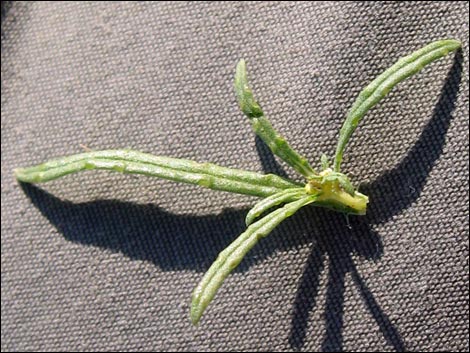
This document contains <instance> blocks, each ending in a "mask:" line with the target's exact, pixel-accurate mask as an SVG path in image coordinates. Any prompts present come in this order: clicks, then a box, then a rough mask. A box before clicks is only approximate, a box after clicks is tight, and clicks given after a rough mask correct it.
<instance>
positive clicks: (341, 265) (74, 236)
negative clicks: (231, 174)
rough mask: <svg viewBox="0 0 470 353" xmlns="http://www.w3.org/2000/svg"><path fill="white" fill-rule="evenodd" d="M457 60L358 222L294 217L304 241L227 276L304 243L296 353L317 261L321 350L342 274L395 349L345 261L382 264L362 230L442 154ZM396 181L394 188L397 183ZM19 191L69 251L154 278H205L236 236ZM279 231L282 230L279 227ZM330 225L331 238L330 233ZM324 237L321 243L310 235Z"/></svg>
mask: <svg viewBox="0 0 470 353" xmlns="http://www.w3.org/2000/svg"><path fill="white" fill-rule="evenodd" d="M461 70H462V55H461V53H459V54H458V55H457V56H456V60H455V62H454V65H453V66H452V69H451V70H450V72H449V74H448V77H447V79H446V83H445V86H444V87H443V90H442V94H441V97H440V99H439V102H438V103H437V105H436V108H435V110H434V113H433V116H432V118H431V120H430V121H429V122H428V124H427V125H426V127H425V128H424V130H423V132H422V134H421V136H420V138H419V140H418V141H417V142H416V144H415V145H414V146H413V148H412V149H411V150H410V151H409V153H408V155H407V156H406V157H405V158H404V159H403V161H402V162H401V163H400V164H399V165H398V166H397V167H396V168H394V169H393V170H391V171H389V172H387V173H385V174H383V175H382V176H381V177H379V178H378V179H377V180H376V181H374V182H372V183H370V184H368V185H364V186H363V187H361V191H362V192H364V193H366V194H368V195H369V196H370V198H371V200H380V203H378V202H375V203H374V202H372V203H371V204H370V208H369V211H368V215H367V216H365V217H352V218H351V219H350V224H349V226H346V222H345V220H344V216H343V215H338V214H334V213H332V212H328V211H326V210H323V209H314V208H312V207H311V208H305V209H302V210H300V211H299V214H298V217H300V219H299V222H302V224H311V225H312V229H311V233H310V234H311V236H308V235H305V232H299V231H295V229H298V228H294V230H293V231H292V230H291V229H289V231H290V234H289V240H288V241H283V240H282V239H285V237H281V235H282V233H283V231H284V232H285V231H286V228H284V227H286V225H285V224H281V226H280V227H279V228H278V229H276V230H274V232H273V234H272V236H270V237H268V238H266V239H264V240H263V249H262V250H261V253H260V252H258V254H259V255H260V256H248V257H247V259H245V260H243V261H242V263H241V264H240V266H239V267H238V268H237V269H236V271H246V270H247V269H248V268H249V267H250V266H251V265H253V264H254V263H256V262H257V261H260V260H262V259H263V258H265V257H267V256H269V254H272V253H274V252H275V251H277V250H285V249H289V248H292V247H297V246H301V245H304V244H307V243H310V242H312V241H314V243H315V246H314V247H313V250H312V252H311V254H310V256H309V258H308V260H307V263H306V265H305V268H304V272H303V275H302V278H301V280H300V283H299V285H298V291H297V294H296V299H295V302H294V308H293V314H292V319H291V331H290V338H289V342H290V344H291V347H292V348H293V349H301V348H302V347H303V345H304V342H305V337H306V330H307V325H308V319H309V315H310V312H311V310H312V309H313V308H314V307H315V305H316V299H317V296H318V291H319V281H320V275H321V272H322V271H323V269H324V262H325V261H326V258H328V259H329V261H330V266H329V275H328V284H327V286H328V288H327V300H326V308H325V327H326V333H325V336H324V338H323V344H322V349H323V350H327V351H329V350H335V351H340V350H342V345H343V342H342V341H343V338H342V330H343V314H344V313H343V310H344V293H345V281H344V280H345V276H346V274H348V273H350V274H351V277H352V279H353V281H354V283H355V286H356V288H357V291H358V292H359V295H360V296H361V298H362V300H363V302H364V304H365V305H366V307H367V308H368V310H369V312H370V313H371V315H372V316H373V318H374V319H375V321H376V322H377V324H378V326H379V328H380V330H381V332H382V333H383V335H384V338H385V340H386V341H387V343H388V344H389V345H391V346H393V347H394V349H396V350H398V351H403V350H404V349H405V345H404V342H403V340H402V339H401V337H400V334H399V333H398V331H397V329H396V328H395V327H394V325H393V323H392V322H391V320H390V319H389V318H388V317H387V315H386V314H385V313H384V312H383V310H382V309H381V308H380V306H379V304H378V303H377V301H376V300H375V299H374V296H373V295H372V293H371V291H370V290H369V289H368V287H367V285H366V283H365V281H364V280H363V279H362V278H361V277H360V275H359V273H358V271H357V269H356V266H355V263H354V260H353V257H352V256H353V255H354V254H356V255H358V256H360V257H362V258H365V259H369V260H377V259H379V258H380V257H381V256H382V254H383V247H382V243H381V240H380V236H379V235H378V234H377V233H376V232H375V231H374V230H373V229H372V228H371V225H375V224H380V223H384V222H386V221H387V220H389V219H390V218H391V217H392V216H393V215H395V214H398V213H400V212H402V211H403V210H405V209H406V208H407V207H409V206H410V205H412V204H413V202H414V201H415V200H416V199H417V197H418V196H419V194H420V192H421V190H422V188H423V186H424V184H425V181H426V177H427V175H428V174H429V172H430V170H431V169H432V167H433V165H434V163H435V162H436V161H437V159H438V158H439V156H440V154H441V153H442V150H443V146H444V142H445V134H446V131H447V129H448V127H449V124H450V120H451V115H452V111H453V110H454V107H455V101H456V98H457V94H458V90H459V82H460V79H461ZM256 147H257V150H258V154H259V155H260V158H261V162H262V166H263V168H264V171H265V172H275V173H276V174H280V175H285V173H284V171H283V170H282V168H281V167H280V166H279V165H278V163H277V162H276V161H275V159H274V157H273V156H272V154H271V152H270V151H269V149H268V148H267V147H266V146H265V145H264V143H263V142H262V141H261V140H259V139H257V140H256ZM397 181H399V182H397ZM21 188H22V189H23V191H24V192H25V194H26V195H27V196H28V197H29V198H30V200H31V201H32V203H33V204H34V205H35V207H36V208H38V209H39V211H40V212H41V213H42V214H43V215H44V216H45V217H46V218H47V219H48V220H49V221H50V222H51V223H52V224H53V225H54V226H55V227H56V228H57V229H58V231H59V232H60V233H61V234H62V235H63V236H64V238H66V239H67V240H69V241H72V242H76V243H80V244H85V245H89V246H97V247H100V248H104V249H109V250H112V251H115V252H121V253H123V254H124V255H126V256H128V257H129V258H131V259H138V260H143V261H149V262H151V263H153V264H155V265H156V266H158V267H159V268H161V269H162V270H165V271H174V270H194V271H198V272H203V271H205V270H206V269H207V268H208V267H209V266H210V265H211V263H212V261H213V260H214V259H215V258H216V257H217V255H218V253H219V252H220V251H221V250H222V249H224V248H225V247H226V246H227V245H228V244H229V243H231V241H232V240H233V239H235V238H236V237H237V236H238V235H239V234H240V233H242V232H243V230H244V229H245V224H244V217H245V215H246V212H247V210H233V209H226V210H224V211H223V212H222V213H221V214H218V215H207V216H192V215H177V214H172V213H169V212H167V211H165V210H164V209H161V208H159V207H157V206H155V205H153V204H135V203H131V202H122V201H117V200H98V201H91V202H85V203H79V204H76V203H72V202H70V201H66V200H60V199H58V198H57V197H55V196H53V195H51V194H49V193H48V192H46V191H44V190H42V189H40V188H38V187H36V186H34V185H30V184H24V183H22V184H21ZM410 190H412V191H413V192H410ZM288 222H289V220H288V221H286V224H287V226H288ZM331 225H334V228H332V227H331ZM324 229H330V230H333V231H334V233H333V234H331V233H328V234H325V232H320V231H319V230H324Z"/></svg>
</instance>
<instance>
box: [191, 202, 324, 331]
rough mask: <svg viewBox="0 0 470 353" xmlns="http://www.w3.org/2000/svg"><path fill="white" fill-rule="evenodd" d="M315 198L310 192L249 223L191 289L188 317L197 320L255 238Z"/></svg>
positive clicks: (253, 244)
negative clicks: (192, 289) (189, 313)
mask: <svg viewBox="0 0 470 353" xmlns="http://www.w3.org/2000/svg"><path fill="white" fill-rule="evenodd" d="M315 198H316V196H314V195H309V196H306V197H304V198H302V199H300V200H297V201H294V202H291V203H288V204H286V205H285V206H284V207H283V208H280V209H277V210H275V211H274V212H272V213H270V214H268V215H267V216H266V217H264V218H262V219H260V220H259V221H257V222H255V223H253V224H252V225H250V226H249V227H248V228H247V230H246V231H245V232H244V233H242V234H241V235H240V236H239V237H238V238H237V239H236V240H235V241H234V242H233V243H232V244H230V245H229V246H228V247H227V248H226V249H225V250H224V251H222V252H221V253H220V254H219V256H218V257H217V260H216V261H215V262H214V263H213V264H212V266H211V267H210V268H209V270H208V271H207V272H206V274H205V275H204V277H203V279H202V280H201V282H200V283H199V284H198V286H197V287H196V288H195V289H194V291H193V296H192V303H191V320H192V322H193V324H197V323H198V322H199V320H200V318H201V316H202V314H203V313H204V310H205V309H206V308H207V306H208V305H209V303H210V302H211V301H212V299H213V298H214V296H215V294H216V293H217V290H218V289H219V288H220V286H221V285H222V283H223V281H224V280H225V278H227V276H228V275H229V274H230V272H231V271H232V270H233V269H234V268H236V267H237V266H238V264H239V263H240V262H241V260H242V259H243V257H244V256H245V255H246V253H247V252H248V251H249V250H250V249H251V248H253V246H255V245H256V243H257V242H258V240H259V239H261V238H263V237H265V236H267V235H268V234H269V233H270V232H271V231H272V230H273V229H274V228H275V227H276V226H278V225H279V223H281V222H282V221H283V220H285V219H286V218H287V217H290V216H292V215H293V214H294V213H295V212H297V211H298V210H299V209H300V208H301V207H303V206H305V205H308V204H309V203H312V202H314V201H315Z"/></svg>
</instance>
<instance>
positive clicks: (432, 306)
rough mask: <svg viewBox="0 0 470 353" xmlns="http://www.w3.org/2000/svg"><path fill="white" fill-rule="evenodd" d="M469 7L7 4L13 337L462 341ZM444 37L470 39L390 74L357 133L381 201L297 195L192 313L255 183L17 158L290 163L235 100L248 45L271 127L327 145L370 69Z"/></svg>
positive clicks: (388, 344)
mask: <svg viewBox="0 0 470 353" xmlns="http://www.w3.org/2000/svg"><path fill="white" fill-rule="evenodd" d="M468 18H469V5H468V2H438V3H419V4H417V3H405V2H393V3H375V2H372V3H354V2H348V3H313V2H312V3H307V2H303V3H268V2H263V3H260V2H258V3H216V2H214V3H197V4H196V3H179V2H178V3H176V2H173V3H145V2H135V3H78V2H72V3H55V2H54V3H52V2H51V3H43V2H33V3H16V2H14V3H13V4H11V3H7V4H5V3H2V40H1V77H2V78H1V85H2V86H1V114H2V118H1V158H2V162H1V169H2V171H1V238H2V245H1V252H2V255H1V278H2V283H1V297H2V299H1V303H2V304H1V316H2V321H1V347H2V350H5V351H12V350H179V351H190V350H211V351H216V350H222V351H228V350H259V351H267V350H273V351H288V350H325V351H328V350H373V351H377V350H385V351H396V350H424V351H436V350H456V351H463V350H468V349H469V328H468V325H469V279H468V276H469V262H468V259H469V251H468V250H469V240H468V239H469V238H468V237H469V225H468V221H469V211H468V210H469V208H468V207H469V191H468V190H469V188H468V177H469V175H468V171H469V166H468V157H469V153H468V152H469V148H468V146H469V142H468V141H469V130H468V117H469V106H468V44H469V43H468V31H469V22H468ZM448 37H450V38H456V39H459V40H461V41H462V42H463V50H462V51H461V52H460V53H458V54H457V55H455V54H452V55H450V56H448V57H446V58H445V59H443V60H440V61H439V62H436V63H434V64H432V65H431V66H430V67H427V68H426V69H425V70H423V71H422V73H421V74H419V75H418V76H415V77H413V78H411V79H408V80H407V81H406V82H404V83H402V84H401V85H400V86H399V87H397V88H396V89H395V90H394V91H393V92H392V93H391V94H390V95H389V97H388V98H387V99H386V100H385V101H384V102H383V103H381V104H380V106H378V107H376V108H375V109H374V110H373V111H371V112H370V114H368V115H367V117H366V118H365V119H364V121H363V122H362V124H361V127H360V129H359V130H358V131H357V132H356V133H355V134H354V136H353V139H352V141H351V143H350V144H349V146H348V149H347V151H346V154H345V160H344V164H343V169H344V170H346V171H348V172H349V173H350V174H351V175H352V179H353V181H354V183H355V184H356V185H358V184H360V185H361V190H362V191H363V192H365V193H367V194H368V195H370V200H371V202H370V208H369V213H368V215H367V216H365V217H351V218H350V219H349V227H348V223H347V221H346V219H345V217H344V216H342V215H339V214H334V213H331V212H328V211H324V210H321V209H316V208H309V209H305V210H302V211H300V212H299V213H298V214H297V215H295V216H294V217H292V218H291V219H289V220H288V221H286V222H285V223H284V224H282V225H281V226H280V227H279V228H278V229H277V230H276V231H274V232H273V233H272V235H271V236H269V237H268V238H266V239H263V241H261V243H260V244H259V245H258V246H257V247H256V248H254V249H253V250H252V251H251V252H250V253H249V255H248V256H247V258H246V259H245V260H244V261H243V262H242V264H241V266H240V267H239V268H238V269H237V270H236V271H234V273H233V274H232V275H231V276H230V277H229V278H228V279H227V281H226V282H225V283H224V285H223V287H222V288H221V290H220V291H219V293H218V294H217V296H216V299H215V301H214V302H213V303H212V305H211V306H210V307H209V309H208V311H207V312H206V315H205V316H204V317H203V319H202V321H201V323H200V325H199V327H193V326H192V325H191V323H190V321H189V314H188V313H189V303H190V296H191V291H192V289H193V287H194V286H195V285H196V284H197V283H198V281H199V280H200V279H201V277H202V275H203V273H204V272H205V270H207V268H208V267H209V266H210V264H211V263H212V261H213V260H214V259H215V257H216V256H217V254H218V253H219V252H220V251H221V250H222V249H223V248H224V247H225V246H227V245H228V244H229V243H230V242H231V241H232V240H233V239H234V238H236V237H237V236H238V235H239V234H240V233H241V232H242V231H243V230H244V229H245V226H244V216H245V215H246V212H247V211H248V209H249V207H251V206H252V205H253V204H254V203H255V202H256V199H255V198H252V197H248V196H242V195H232V194H229V193H222V192H215V191H211V190H207V189H200V188H197V187H194V186H189V185H184V184H175V183H172V182H167V181H161V180H154V179H151V178H147V177H143V176H141V177H137V176H130V175H120V174H117V173H110V172H100V171H95V172H86V173H80V174H76V175H72V176H68V177H65V178H63V179H61V180H57V181H54V182H50V183H48V184H42V185H40V186H39V187H36V186H28V185H23V186H21V185H19V184H18V183H17V182H16V181H15V180H14V178H13V176H12V170H13V168H15V167H19V166H28V165H31V164H35V163H38V162H41V161H45V160H47V159H50V158H52V157H57V156H61V155H67V154H73V153H78V152H81V151H82V147H80V145H81V144H82V145H85V146H87V147H88V148H91V149H95V150H98V149H106V148H124V147H128V148H133V149H137V150H141V151H146V152H151V153H154V154H158V155H167V156H173V157H185V158H190V159H194V160H197V161H211V162H214V163H217V164H220V165H224V166H229V167H238V168H244V169H249V170H254V171H259V172H276V173H280V174H282V175H287V176H289V177H292V178H297V179H298V177H297V176H296V175H295V174H294V173H292V171H291V170H290V169H289V168H288V166H286V165H285V164H283V163H281V162H279V161H277V160H276V159H274V158H273V157H272V155H271V154H270V153H269V151H268V150H267V148H266V147H265V146H264V145H263V144H262V143H261V142H260V141H259V140H257V139H256V138H255V136H254V134H253V133H252V131H251V129H250V126H249V124H248V122H247V121H246V118H245V117H244V116H243V115H242V114H241V112H240V111H239V110H238V107H237V104H236V101H235V97H234V92H233V87H232V84H233V75H234V68H235V65H236V63H237V61H238V60H239V59H240V58H241V57H244V58H245V59H246V60H247V63H248V69H249V72H250V76H251V82H252V85H253V88H254V92H255V94H256V96H257V97H258V99H259V101H260V102H261V104H262V106H263V107H264V110H265V111H266V113H267V115H268V117H269V118H270V119H271V121H272V123H273V125H274V126H275V127H276V128H277V129H278V130H279V131H280V132H281V133H282V134H283V135H284V136H285V137H286V138H287V139H288V140H289V141H290V142H291V144H292V145H293V146H294V147H295V148H297V149H298V150H299V151H300V152H301V153H302V154H304V155H306V156H308V158H309V159H310V160H311V161H312V162H313V163H315V164H316V165H318V162H319V157H320V155H321V153H327V154H329V155H330V156H331V155H333V153H334V148H335V144H336V139H337V135H338V130H339V128H340V126H341V124H342V121H343V120H344V117H345V115H346V112H347V110H348V107H350V105H351V104H352V102H353V101H354V99H355V98H356V96H357V94H358V92H359V91H360V90H361V89H362V88H363V87H364V86H365V85H366V84H367V83H368V82H369V81H370V80H372V79H373V78H374V77H375V76H376V75H378V74H379V73H381V72H382V71H383V70H384V69H385V68H387V67H389V66H390V65H391V64H393V63H394V62H395V61H396V60H397V59H398V58H399V57H401V56H403V55H406V54H408V53H410V52H412V51H413V50H415V49H418V48H420V47H421V46H423V45H424V44H427V43H428V42H430V41H432V40H436V39H442V38H448Z"/></svg>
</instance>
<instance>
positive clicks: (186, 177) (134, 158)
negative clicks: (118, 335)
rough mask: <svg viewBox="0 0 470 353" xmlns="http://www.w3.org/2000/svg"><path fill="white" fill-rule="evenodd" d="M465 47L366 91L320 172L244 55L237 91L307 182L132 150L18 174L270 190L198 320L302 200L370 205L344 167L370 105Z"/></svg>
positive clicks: (404, 64)
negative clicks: (101, 172) (283, 130)
mask: <svg viewBox="0 0 470 353" xmlns="http://www.w3.org/2000/svg"><path fill="white" fill-rule="evenodd" d="M459 47H460V43H459V42H458V41H455V40H440V41H436V42H433V43H431V44H428V45H427V46H425V47H423V48H422V49H419V50H418V51H416V52H414V53H412V54H411V55H408V56H406V57H404V58H402V59H400V60H399V61H398V62H397V63H396V64H394V65H393V66H392V67H390V68H389V69H388V70H386V71H385V72H384V73H383V74H381V75H380V76H378V77H377V78H376V79H375V80H374V81H372V82H371V83H370V84H369V85H368V86H367V87H366V88H365V89H364V90H363V91H362V92H361V93H360V94H359V97H358V98H357V100H356V101H355V103H354V104H353V106H352V108H351V110H350V111H349V113H348V115H347V118H346V120H345V122H344V124H343V126H342V128H341V131H340V135H339V140H338V145H337V148H336V154H335V159H334V168H333V169H332V168H330V167H329V164H330V163H329V160H328V158H327V157H326V155H322V157H321V171H320V172H318V171H316V170H315V169H314V168H313V167H312V166H311V165H310V164H309V162H308V161H307V159H306V158H305V157H303V156H301V155H300V154H298V153H297V152H296V151H295V150H293V149H292V148H291V147H290V145H289V144H288V143H287V141H286V140H285V139H284V138H283V137H281V136H280V135H279V134H278V133H277V132H276V131H275V130H274V128H273V126H272V125H271V123H270V122H269V121H268V120H267V119H266V117H265V116H264V113H263V110H262V109H261V107H260V105H259V104H258V102H257V101H256V100H255V99H254V97H253V94H252V91H251V89H250V88H249V86H248V81H247V75H246V67H245V62H244V61H243V60H240V62H239V63H238V65H237V69H236V75H235V92H236V95H237V98H238V102H239V105H240V109H241V110H242V112H243V113H244V114H245V115H246V116H247V117H248V118H249V120H250V122H251V125H252V127H253V130H254V132H255V133H256V134H257V135H258V136H259V137H260V138H261V139H262V140H263V141H264V142H265V143H266V144H267V145H268V146H269V148H270V149H271V151H272V152H273V153H274V154H275V155H277V156H278V157H279V158H281V159H282V160H284V161H285V162H286V163H287V164H289V165H290V166H291V167H292V168H294V169H295V170H296V171H297V172H299V173H300V174H302V175H303V176H304V177H305V179H306V182H305V184H298V183H296V182H293V181H290V180H287V179H284V178H281V177H279V176H277V175H273V174H267V175H263V174H259V173H254V172H249V171H244V170H238V169H231V168H224V167H220V166H217V165H214V164H210V163H197V162H194V161H190V160H184V159H176V158H169V157H160V156H153V155H150V154H146V153H142V152H137V151H131V150H107V151H96V152H87V153H82V154H78V155H73V156H68V157H63V158H59V159H55V160H51V161H49V162H46V163H43V164H40V165H38V166H34V167H30V168H24V169H23V168H20V169H16V170H15V176H16V178H17V179H18V180H19V181H22V182H27V183H41V182H46V181H49V180H53V179H56V178H59V177H61V176H64V175H67V174H70V173H75V172H78V171H81V170H91V169H105V170H113V171H118V172H122V173H136V174H144V175H148V176H154V177H159V178H164V179H169V180H173V181H179V182H185V183H190V184H196V185H199V186H203V187H207V188H210V189H214V190H222V191H229V192H235V193H241V194H248V195H253V196H258V197H263V199H262V200H261V201H260V202H258V203H257V204H256V205H255V206H254V207H253V208H252V209H251V210H250V211H249V212H248V214H247V216H246V225H247V229H246V231H245V232H244V233H242V234H241V235H240V236H239V237H238V238H237V239H236V240H235V241H234V242H233V243H232V244H231V245H230V246H229V247H227V248H226V249H225V250H224V251H222V252H221V253H220V255H219V256H218V258H217V259H216V261H215V262H214V263H213V265H212V266H211V267H210V268H209V270H208V271H207V273H206V274H205V276H204V277H203V279H202V280H201V282H200V283H199V285H198V286H197V287H196V288H195V290H194V292H193V295H192V305H191V320H192V321H193V323H194V324H196V323H197V322H198V321H199V320H200V318H201V316H202V314H203V312H204V310H205V309H206V308H207V306H208V305H209V303H210V302H211V301H212V299H213V298H214V296H215V294H216V292H217V290H218V289H219V287H220V286H221V285H222V282H223V281H224V279H225V278H226V277H227V276H228V275H229V273H230V272H231V271H232V270H233V269H234V268H235V267H236V266H237V265H238V264H239V263H240V261H241V260H242V259H243V257H244V256H245V255H246V253H247V252H248V251H249V250H250V249H251V248H252V247H253V246H254V245H256V243H257V242H258V241H259V240H260V239H261V238H263V237H265V236H267V235H268V234H269V233H270V232H271V231H272V230H273V229H274V228H275V227H276V226H277V225H279V223H281V222H282V221H283V220H285V219H286V218H287V217H289V216H292V215H293V214H294V213H295V212H297V211H298V210H299V209H300V208H301V207H304V206H306V205H310V204H311V205H314V206H321V207H326V208H329V209H332V210H335V211H339V212H343V213H346V214H353V215H364V214H365V213H366V209H367V204H368V202H369V199H368V197H367V196H366V195H363V194H361V193H360V192H358V191H357V190H356V189H355V188H354V187H353V185H352V183H351V181H350V180H349V178H348V176H347V175H346V174H344V173H341V172H340V166H341V161H342V156H343V152H344V150H345V148H346V145H347V143H348V141H349V139H350V137H351V135H352V133H353V132H354V130H355V129H356V127H357V125H358V124H359V122H360V121H361V119H362V118H363V117H364V115H365V114H366V112H367V111H368V110H370V109H371V108H372V107H373V106H374V105H376V104H377V103H378V102H379V101H380V100H381V99H383V98H384V97H385V96H386V95H387V93H388V92H389V91H390V90H391V89H392V88H393V87H394V86H395V85H397V84H398V83H399V82H401V81H403V80H404V79H406V78H407V77H409V76H411V75H413V74H415V73H417V72H418V71H420V70H421V69H422V68H423V67H424V66H425V65H427V64H429V63H431V62H433V61H435V60H437V59H439V58H441V57H443V56H445V55H447V54H448V53H449V52H451V51H454V50H457V49H458V48H459ZM281 204H284V206H283V207H281V208H277V209H276V210H274V211H272V212H271V213H268V214H267V215H265V216H264V217H262V218H260V219H259V220H257V219H258V218H259V217H260V216H262V215H263V214H264V213H265V212H267V211H269V210H270V209H272V208H274V207H275V206H278V205H281Z"/></svg>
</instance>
